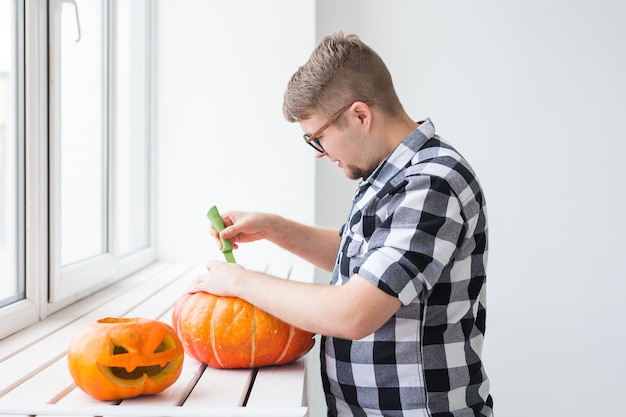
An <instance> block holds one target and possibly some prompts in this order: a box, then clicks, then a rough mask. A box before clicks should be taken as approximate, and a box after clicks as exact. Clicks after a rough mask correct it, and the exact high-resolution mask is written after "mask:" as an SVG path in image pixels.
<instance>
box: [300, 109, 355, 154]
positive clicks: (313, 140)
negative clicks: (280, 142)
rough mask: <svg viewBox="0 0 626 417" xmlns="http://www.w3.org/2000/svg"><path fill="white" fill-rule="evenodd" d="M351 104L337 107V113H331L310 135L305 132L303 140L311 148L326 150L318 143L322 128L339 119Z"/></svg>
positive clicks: (322, 151) (321, 151) (319, 150)
mask: <svg viewBox="0 0 626 417" xmlns="http://www.w3.org/2000/svg"><path fill="white" fill-rule="evenodd" d="M353 104H354V103H350V104H347V105H345V106H343V107H342V108H341V109H339V111H338V112H337V113H335V114H334V115H332V116H331V118H330V119H328V121H327V122H326V123H324V124H323V125H322V126H321V127H320V128H319V129H317V131H316V132H315V133H313V134H312V135H306V134H305V135H303V137H304V141H305V142H306V143H308V144H309V145H311V146H312V147H313V149H315V150H316V151H318V152H320V153H324V152H326V151H325V150H324V148H323V147H322V144H321V143H320V135H321V134H322V132H323V131H324V130H326V129H328V128H329V127H330V125H332V124H333V123H335V122H336V121H337V119H339V118H340V117H341V115H342V114H343V113H344V112H345V111H346V110H348V109H349V108H350V107H352V105H353Z"/></svg>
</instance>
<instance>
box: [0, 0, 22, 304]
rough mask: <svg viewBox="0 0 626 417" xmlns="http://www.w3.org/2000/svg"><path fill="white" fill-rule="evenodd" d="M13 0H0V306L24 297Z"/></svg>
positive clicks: (19, 98)
mask: <svg viewBox="0 0 626 417" xmlns="http://www.w3.org/2000/svg"><path fill="white" fill-rule="evenodd" d="M18 15H21V11H18V9H17V7H16V4H15V2H13V1H11V0H0V307H3V306H6V305H8V304H10V303H13V302H15V301H17V300H20V299H23V298H24V275H23V268H22V262H21V258H22V256H23V250H22V242H23V238H22V234H23V231H24V227H23V224H24V223H23V216H22V208H23V193H22V190H21V187H20V184H22V183H23V182H22V179H23V176H22V174H21V172H22V170H21V169H22V167H23V158H22V152H21V149H22V143H23V137H22V134H23V127H22V126H21V124H20V119H21V117H22V113H21V111H22V110H21V109H22V108H21V105H20V104H21V103H23V97H22V94H23V88H22V85H23V84H22V79H21V77H20V68H22V62H23V61H22V54H21V49H20V47H19V46H18V44H19V40H20V38H21V35H20V33H19V32H20V31H21V27H18V22H19V19H18Z"/></svg>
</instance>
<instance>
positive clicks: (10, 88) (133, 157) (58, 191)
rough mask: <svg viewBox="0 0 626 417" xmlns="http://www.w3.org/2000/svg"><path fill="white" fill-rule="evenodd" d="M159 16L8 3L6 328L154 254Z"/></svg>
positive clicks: (0, 230) (138, 2) (4, 6)
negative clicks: (155, 24) (154, 45)
mask: <svg viewBox="0 0 626 417" xmlns="http://www.w3.org/2000/svg"><path fill="white" fill-rule="evenodd" d="M151 20H152V11H151V2H150V1H149V0H50V1H48V2H28V1H16V0H0V92H1V93H2V94H1V95H0V97H2V100H1V102H0V163H1V166H0V186H1V188H0V198H1V199H0V274H1V275H0V320H2V321H3V323H4V322H5V321H6V318H5V317H15V318H16V322H19V326H21V327H24V326H25V325H27V324H29V323H24V321H25V320H29V321H31V322H32V321H33V320H37V319H40V318H43V317H45V316H47V315H49V314H51V313H53V312H54V311H57V310H58V309H60V308H62V307H64V306H66V305H68V304H70V303H72V302H74V301H75V300H77V299H79V298H81V297H83V296H85V295H87V294H89V293H91V292H93V291H95V290H97V289H99V288H102V287H104V286H106V285H108V284H110V283H112V282H113V281H115V280H117V279H119V278H121V277H123V276H125V275H127V274H129V273H131V272H133V271H135V270H138V269H139V268H141V267H143V266H145V265H147V264H148V263H150V262H151V261H153V259H154V251H153V249H152V247H151V241H152V239H151V224H152V221H151V194H152V193H151V177H152V176H151V169H152V167H151V146H150V137H151V117H150V115H151V77H150V73H151V68H152V65H151V53H150V52H151V30H152V28H151ZM21 22H26V23H25V24H23V23H21ZM23 27H26V28H28V32H27V33H24V30H23ZM46 27H47V30H46ZM26 230H28V231H29V233H28V234H26V232H25V231H26ZM25 312H26V313H25ZM25 317H28V319H25ZM3 326H4V325H3ZM15 326H18V324H16V325H15ZM15 326H13V327H15ZM14 330H15V329H5V328H3V329H0V338H1V337H3V336H5V335H6V334H8V332H11V331H14Z"/></svg>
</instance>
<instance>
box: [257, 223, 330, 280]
mask: <svg viewBox="0 0 626 417" xmlns="http://www.w3.org/2000/svg"><path fill="white" fill-rule="evenodd" d="M267 240H269V241H271V242H273V243H274V244H276V245H278V246H280V247H281V248H283V249H285V250H288V251H289V252H291V253H293V254H295V255H297V256H299V257H301V258H303V259H305V260H307V261H309V262H311V263H312V264H314V265H316V266H317V267H319V268H321V269H324V270H326V271H332V269H333V267H334V265H335V260H336V258H337V252H338V250H339V242H340V237H339V231H338V230H337V229H330V228H322V227H315V226H308V225H305V224H301V223H297V222H294V221H292V220H289V219H286V218H284V217H281V216H275V217H274V218H273V220H272V227H271V228H270V229H269V230H268V235H267Z"/></svg>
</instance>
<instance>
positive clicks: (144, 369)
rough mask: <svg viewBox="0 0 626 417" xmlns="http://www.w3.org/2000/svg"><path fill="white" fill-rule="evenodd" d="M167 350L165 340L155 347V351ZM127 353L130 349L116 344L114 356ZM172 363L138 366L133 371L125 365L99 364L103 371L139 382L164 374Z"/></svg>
mask: <svg viewBox="0 0 626 417" xmlns="http://www.w3.org/2000/svg"><path fill="white" fill-rule="evenodd" d="M166 350H168V346H166V343H165V342H161V343H160V344H159V346H157V348H156V349H155V351H154V353H160V352H164V351H166ZM127 353H128V350H127V349H126V348H124V347H123V346H115V347H114V349H113V356H116V355H124V354H127ZM170 364H171V362H166V363H165V364H164V365H163V366H161V365H159V364H155V365H146V366H137V367H135V369H133V370H131V371H128V370H127V369H126V368H125V367H123V366H105V365H102V364H98V367H99V368H100V370H101V371H104V372H103V373H105V374H110V375H111V376H113V377H115V378H119V379H122V380H126V381H128V382H131V381H133V382H137V381H143V380H144V379H145V378H152V377H154V376H157V375H159V374H162V373H163V372H164V371H165V370H166V368H167V367H168V366H169V365H170Z"/></svg>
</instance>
